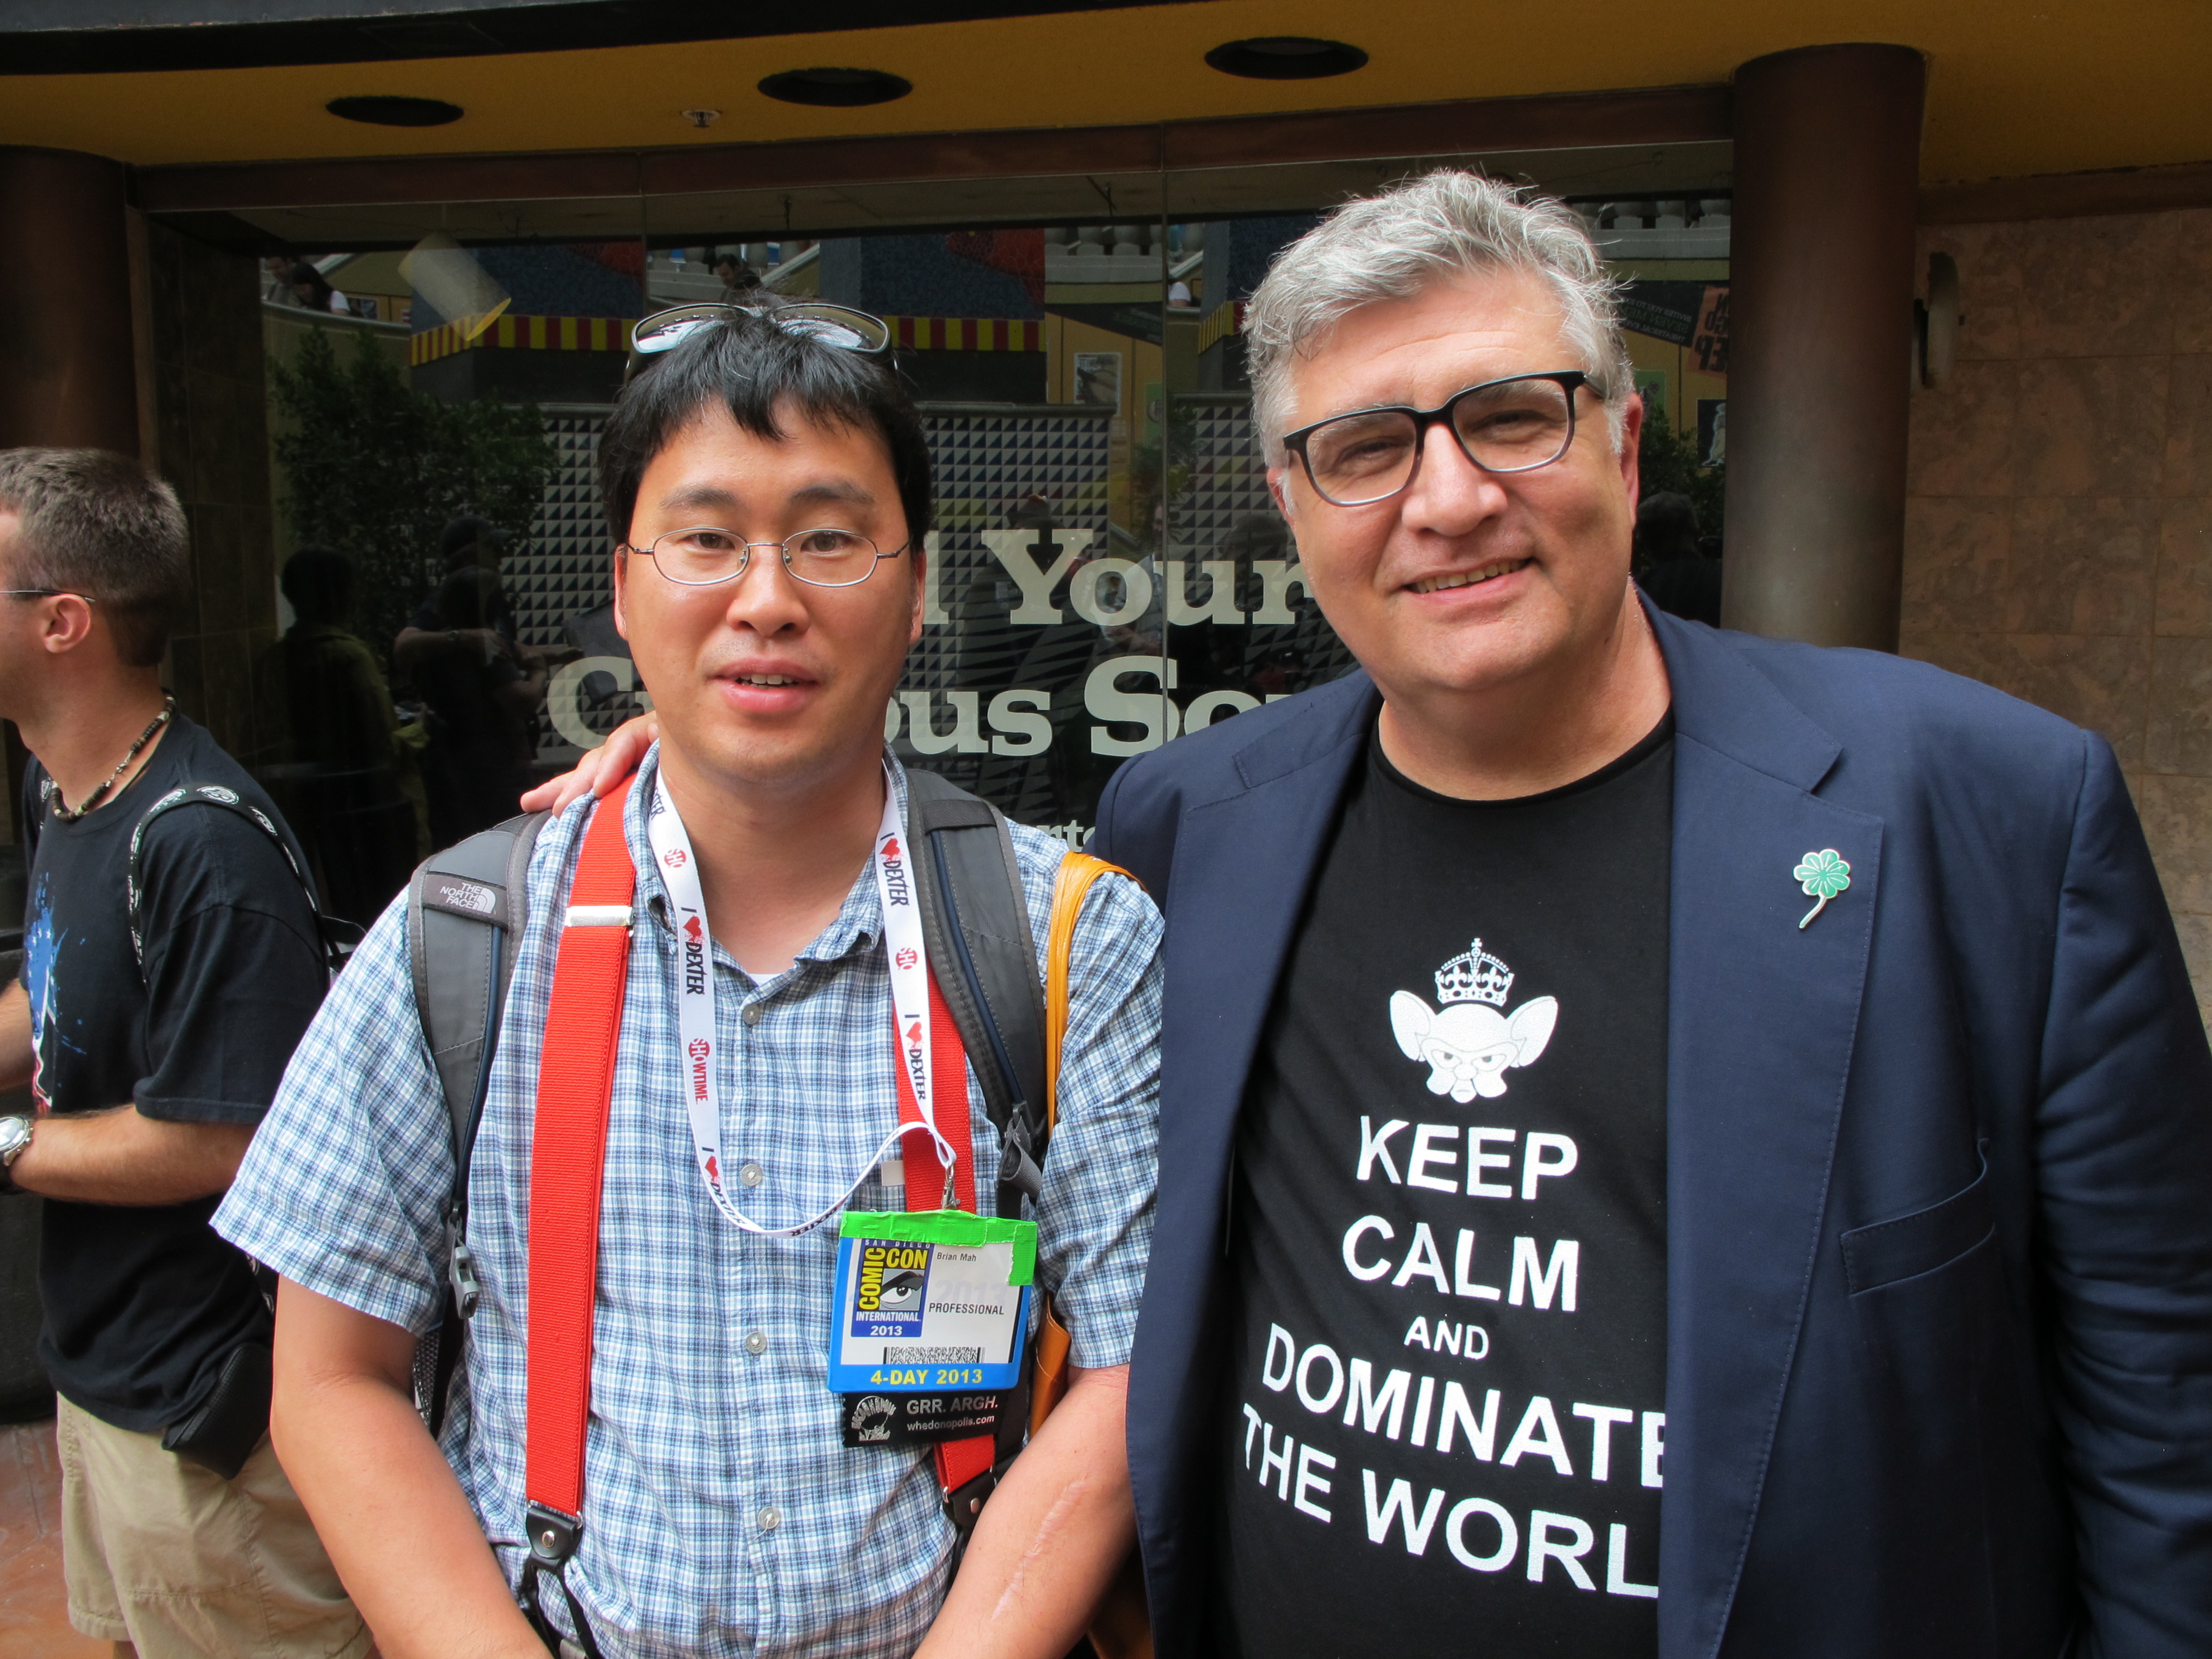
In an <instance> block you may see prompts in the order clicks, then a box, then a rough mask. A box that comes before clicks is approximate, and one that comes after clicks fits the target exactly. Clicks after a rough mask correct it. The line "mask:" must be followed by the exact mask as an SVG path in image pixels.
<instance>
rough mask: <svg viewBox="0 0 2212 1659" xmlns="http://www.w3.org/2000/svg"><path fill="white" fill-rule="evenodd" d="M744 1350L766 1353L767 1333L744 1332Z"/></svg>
mask: <svg viewBox="0 0 2212 1659" xmlns="http://www.w3.org/2000/svg"><path fill="white" fill-rule="evenodd" d="M745 1352H747V1353H766V1352H768V1333H767V1332H766V1331H748V1332H746V1333H745ZM770 1524H771V1525H773V1524H774V1523H773V1522H770Z"/></svg>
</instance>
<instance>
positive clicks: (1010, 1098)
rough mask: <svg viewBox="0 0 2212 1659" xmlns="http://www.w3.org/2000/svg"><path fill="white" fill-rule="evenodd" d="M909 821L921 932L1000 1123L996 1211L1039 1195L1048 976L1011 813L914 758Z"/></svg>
mask: <svg viewBox="0 0 2212 1659" xmlns="http://www.w3.org/2000/svg"><path fill="white" fill-rule="evenodd" d="M906 782H907V816H908V824H907V832H908V836H909V837H910V838H914V839H916V840H918V841H920V842H921V843H922V845H923V846H924V847H925V848H927V855H926V856H922V857H917V858H916V859H915V887H916V890H917V891H918V895H919V896H920V899H921V925H922V937H923V938H924V939H926V940H927V943H928V946H929V953H930V960H931V961H932V962H933V963H941V964H943V966H941V967H939V969H938V970H937V973H938V977H939V983H940V984H941V985H942V986H943V987H944V991H945V1004H946V1006H947V1007H948V1008H950V1010H951V1014H952V1019H953V1023H954V1024H956V1025H957V1026H958V1027H959V1028H960V1036H961V1039H962V1041H963V1042H965V1043H966V1044H967V1048H968V1053H969V1055H970V1056H971V1057H972V1058H973V1059H974V1060H975V1077H976V1081H977V1082H978V1083H979V1084H981V1086H982V1091H983V1109H984V1111H985V1112H986V1113H987V1114H988V1115H989V1116H990V1119H991V1121H992V1123H993V1124H994V1126H995V1127H997V1129H998V1131H999V1141H1000V1157H999V1192H998V1206H997V1212H998V1213H999V1214H1000V1215H1001V1216H1007V1217H1018V1216H1019V1215H1020V1214H1021V1212H1022V1200H1023V1199H1024V1197H1026V1198H1028V1199H1029V1200H1030V1202H1032V1203H1034V1202H1036V1197H1037V1194H1038V1193H1039V1192H1040V1191H1041V1190H1042V1187H1043V1182H1044V1177H1043V1175H1042V1164H1043V1163H1044V1155H1045V1141H1046V1139H1047V1136H1048V1133H1049V1127H1050V1126H1049V1125H1048V1121H1047V1118H1046V1106H1045V1090H1046V1079H1045V1063H1044V988H1043V987H1042V985H1040V984H1039V983H1038V981H1037V970H1036V937H1035V935H1034V934H1032V933H1030V918H1029V907H1028V904H1027V903H1026V902H1025V901H1024V898H1023V896H1022V875H1021V866H1019V865H1018V863H1017V862H1016V861H1015V859H1014V842H1013V837H1012V835H1011V834H1010V833H1008V831H1007V829H1006V815H1005V814H1004V813H1002V812H1001V811H999V809H998V808H997V807H995V806H993V805H991V804H990V803H989V802H987V801H984V800H980V799H977V798H976V797H975V796H974V795H971V794H969V793H968V792H967V791H966V790H964V789H960V788H957V787H955V786H953V785H952V784H950V783H947V782H946V781H945V780H944V779H943V778H941V777H939V776H938V775H936V774H935V773H933V772H924V771H921V770H918V769H908V772H907V775H906Z"/></svg>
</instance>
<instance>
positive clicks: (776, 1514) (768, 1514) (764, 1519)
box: [753, 1504, 783, 1532]
mask: <svg viewBox="0 0 2212 1659" xmlns="http://www.w3.org/2000/svg"><path fill="white" fill-rule="evenodd" d="M753 1518H754V1519H755V1520H756V1521H757V1522H760V1529H761V1530H762V1531H763V1532H774V1531H775V1529H776V1528H778V1527H780V1526H781V1525H782V1524H783V1511H782V1510H780V1509H778V1508H776V1507H775V1504H769V1506H768V1507H767V1508H766V1509H764V1510H762V1511H761V1512H760V1513H759V1514H758V1515H757V1516H754V1517H753Z"/></svg>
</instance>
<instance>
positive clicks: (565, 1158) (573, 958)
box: [520, 780, 637, 1659]
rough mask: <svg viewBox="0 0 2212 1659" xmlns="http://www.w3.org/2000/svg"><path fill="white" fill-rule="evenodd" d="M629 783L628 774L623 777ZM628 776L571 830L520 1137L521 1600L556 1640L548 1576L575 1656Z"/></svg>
mask: <svg viewBox="0 0 2212 1659" xmlns="http://www.w3.org/2000/svg"><path fill="white" fill-rule="evenodd" d="M633 781H634V780H633ZM630 787H631V783H630V782H629V781H625V782H624V783H623V786H622V787H621V788H619V789H617V790H616V791H615V792H614V793H612V794H611V795H609V796H607V797H606V798H605V799H604V800H602V801H600V802H599V805H598V807H597V808H596V809H595V811H593V813H592V822H591V825H590V827H589V828H588V829H586V830H585V832H584V845H583V850H582V853H581V854H580V856H579V858H578V860H577V864H576V876H575V880H574V883H573V884H571V885H570V887H569V890H568V914H567V917H566V921H565V924H564V926H563V927H562V929H561V949H560V954H559V956H558V957H556V960H555V962H554V966H553V991H552V995H551V997H550V999H549V1000H548V1002H547V1004H546V1009H545V1038H544V1051H543V1053H542V1054H541V1055H540V1056H539V1060H538V1115H537V1121H536V1122H535V1124H534V1125H533V1127H532V1131H531V1140H530V1243H529V1253H530V1254H529V1269H528V1287H529V1297H530V1321H529V1327H530V1328H529V1330H528V1332H527V1333H526V1340H525V1354H526V1362H525V1363H526V1371H525V1376H526V1385H525V1386H526V1395H525V1419H524V1423H525V1427H524V1441H523V1480H524V1495H525V1497H526V1499H527V1501H528V1508H527V1510H526V1511H525V1517H526V1518H525V1521H524V1528H525V1532H526V1541H527V1542H528V1544H529V1547H530V1553H529V1555H528V1556H527V1557H526V1559H525V1560H524V1562H523V1567H522V1584H521V1590H520V1597H521V1602H522V1608H523V1611H524V1613H526V1614H527V1615H528V1616H529V1618H530V1620H531V1623H532V1626H533V1627H535V1628H536V1629H537V1631H538V1634H539V1635H540V1636H542V1637H544V1638H546V1646H547V1647H549V1648H551V1647H554V1646H556V1640H555V1639H554V1633H553V1632H552V1631H551V1630H550V1627H549V1626H548V1625H547V1623H546V1620H545V1617H544V1612H543V1609H542V1608H541V1607H540V1605H539V1601H538V1579H539V1578H540V1577H550V1578H551V1579H552V1580H553V1581H554V1583H556V1584H557V1585H559V1586H560V1589H561V1594H562V1599H563V1600H565V1601H567V1603H568V1613H569V1617H570V1619H571V1620H573V1621H574V1625H575V1631H576V1635H575V1640H576V1642H577V1644H578V1645H580V1647H581V1648H582V1649H583V1650H584V1652H585V1654H586V1659H599V1644H598V1643H597V1641H596V1640H595V1639H594V1638H593V1637H592V1628H591V1625H590V1623H589V1622H588V1621H587V1620H586V1619H585V1617H584V1610H583V1608H582V1607H580V1606H578V1605H577V1602H576V1597H575V1595H574V1592H573V1591H571V1590H570V1589H569V1588H568V1579H567V1577H565V1570H566V1568H567V1566H568V1562H569V1561H570V1560H571V1559H574V1555H575V1553H576V1547H577V1545H578V1543H579V1542H580V1541H581V1540H582V1537H583V1533H584V1521H583V1509H584V1440H585V1435H586V1429H587V1426H588V1425H589V1423H590V1420H591V1414H592V1307H593V1302H594V1297H595V1292H596V1291H597V1288H598V1281H599V1205H600V1198H601V1184H602V1176H604V1174H605V1168H606V1155H607V1113H608V1109H609V1106H610V1104H611V1097H612V1094H613V1090H614V1079H615V1052H616V1049H617V1047H618V1045H619V1043H620V1041H621V1037H622V1021H623V988H624V983H625V979H626V976H627V975H628V973H629V946H630V921H631V915H632V910H631V901H632V900H633V899H634V898H635V896H636V891H637V868H636V866H635V865H633V864H632V863H631V862H630V856H629V844H628V842H626V841H625V840H624V838H623V817H624V816H625V814H624V808H625V806H626V805H627V804H628V802H629V792H630Z"/></svg>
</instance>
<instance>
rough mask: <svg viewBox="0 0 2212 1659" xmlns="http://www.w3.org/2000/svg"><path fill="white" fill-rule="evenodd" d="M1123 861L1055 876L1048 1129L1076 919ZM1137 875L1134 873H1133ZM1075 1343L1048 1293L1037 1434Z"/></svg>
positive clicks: (1036, 1368)
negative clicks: (1100, 883) (1093, 892)
mask: <svg viewBox="0 0 2212 1659" xmlns="http://www.w3.org/2000/svg"><path fill="white" fill-rule="evenodd" d="M1128 875H1129V872H1127V870H1124V869H1123V868H1122V867H1121V866H1120V865H1118V864H1109V863H1107V862H1106V860H1103V859H1097V858H1093V857H1091V854H1088V853H1070V854H1067V856H1066V857H1065V858H1063V859H1062V860H1060V872H1059V873H1058V874H1057V875H1055V876H1054V878H1053V883H1052V914H1051V915H1050V916H1049V917H1048V919H1047V921H1046V923H1045V951H1044V961H1045V969H1044V1066H1045V1072H1044V1091H1045V1096H1044V1097H1045V1127H1046V1130H1047V1133H1049V1132H1050V1131H1051V1130H1053V1129H1055V1128H1057V1127H1059V1126H1060V1048H1061V1045H1062V1044H1063V1043H1064V1042H1066V1037H1067V1005H1068V997H1069V985H1068V979H1069V974H1070V970H1071V967H1072V964H1073V959H1074V956H1075V924H1076V921H1078V919H1079V918H1080V917H1081V915H1083V901H1084V900H1085V898H1087V897H1089V896H1090V894H1091V887H1092V885H1093V884H1095V883H1097V879H1098V878H1099V877H1101V876H1128ZM1129 879H1130V880H1132V881H1134V880H1135V879H1136V878H1135V877H1134V876H1129ZM1070 1346H1071V1343H1070V1340H1069V1338H1068V1334H1067V1327H1066V1325H1064V1324H1062V1323H1061V1322H1060V1314H1059V1311H1058V1310H1056V1309H1054V1306H1053V1305H1052V1298H1051V1297H1049V1296H1048V1297H1045V1298H1044V1312H1043V1314H1042V1316H1041V1317H1040V1318H1039V1319H1038V1321H1037V1343H1036V1359H1035V1361H1034V1363H1032V1364H1031V1365H1030V1423H1029V1429H1030V1433H1031V1434H1035V1433H1036V1431H1038V1430H1039V1429H1041V1428H1042V1427H1043V1426H1044V1420H1045V1419H1046V1418H1048V1417H1049V1416H1051V1415H1052V1409H1053V1407H1055V1406H1057V1405H1058V1404H1060V1398H1061V1396H1062V1395H1066V1392H1067V1355H1068V1351H1069V1348H1070Z"/></svg>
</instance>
